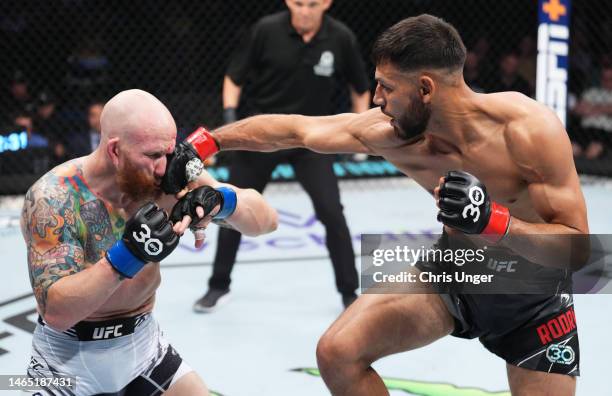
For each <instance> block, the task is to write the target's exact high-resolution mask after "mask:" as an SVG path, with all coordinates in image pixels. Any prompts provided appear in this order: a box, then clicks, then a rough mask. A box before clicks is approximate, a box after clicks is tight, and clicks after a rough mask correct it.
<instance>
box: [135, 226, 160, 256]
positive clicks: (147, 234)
mask: <svg viewBox="0 0 612 396" xmlns="http://www.w3.org/2000/svg"><path fill="white" fill-rule="evenodd" d="M140 227H142V229H143V230H144V231H141V232H140V233H139V234H137V233H136V231H134V232H133V233H132V236H133V237H134V240H135V241H137V242H140V243H142V244H144V250H145V252H147V253H148V254H150V255H151V256H157V255H158V254H160V253H161V252H162V250H163V249H164V245H162V243H161V241H160V240H159V239H157V238H151V229H150V228H149V226H148V225H146V224H141V225H140Z"/></svg>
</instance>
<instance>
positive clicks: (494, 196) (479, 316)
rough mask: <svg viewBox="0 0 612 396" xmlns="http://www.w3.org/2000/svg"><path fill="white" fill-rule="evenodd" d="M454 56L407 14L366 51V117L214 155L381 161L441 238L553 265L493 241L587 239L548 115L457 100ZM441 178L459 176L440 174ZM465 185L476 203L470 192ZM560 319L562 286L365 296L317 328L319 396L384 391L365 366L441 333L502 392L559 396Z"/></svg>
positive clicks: (515, 98) (266, 118)
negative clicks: (476, 357)
mask: <svg viewBox="0 0 612 396" xmlns="http://www.w3.org/2000/svg"><path fill="white" fill-rule="evenodd" d="M465 55H466V50H465V46H464V44H463V42H462V40H461V38H460V36H459V34H458V33H457V31H456V30H455V29H454V28H453V27H452V26H451V25H449V24H448V23H446V22H444V21H442V20H441V19H439V18H436V17H434V16H431V15H420V16H418V17H412V18H408V19H405V20H403V21H401V22H399V23H397V24H396V25H394V26H393V27H391V28H390V29H388V30H387V31H385V32H384V33H383V34H382V35H381V36H380V37H379V39H378V40H377V42H376V44H375V45H374V48H373V58H374V61H375V63H376V81H377V82H378V85H377V88H376V93H375V96H374V102H375V103H376V104H377V105H378V106H380V107H379V108H375V109H372V110H370V111H368V112H365V113H362V114H341V115H337V116H329V117H305V116H299V115H260V116H255V117H252V118H249V119H245V120H242V121H239V122H237V123H234V124H230V125H227V126H225V127H223V128H220V129H219V130H218V131H217V132H216V133H215V134H214V136H215V138H216V139H217V141H218V144H219V145H220V147H221V149H222V150H230V149H232V150H233V149H239V150H259V151H273V150H279V149H285V148H290V147H307V148H309V149H312V150H315V151H319V152H324V153H337V152H357V153H369V154H376V155H382V156H383V157H385V158H386V159H387V160H389V161H390V162H392V163H393V164H394V165H396V166H397V167H398V168H399V169H400V170H401V171H402V172H404V173H405V174H406V175H408V176H410V177H412V178H413V179H415V180H416V181H417V182H418V183H419V184H420V185H421V186H423V187H424V188H425V189H426V190H427V191H429V192H431V193H432V195H433V196H434V197H435V199H436V201H437V203H438V206H439V207H440V215H439V219H440V220H441V221H442V222H443V223H444V224H445V230H447V233H455V234H457V233H460V232H465V233H476V234H478V233H481V234H482V235H483V236H486V238H488V239H489V240H491V239H494V240H499V239H501V241H500V242H499V244H500V245H502V246H506V247H507V248H510V249H512V250H513V251H514V252H516V253H517V254H519V255H521V256H522V257H523V260H528V261H529V262H533V263H539V264H542V265H547V266H554V265H555V263H554V262H550V261H551V260H549V257H547V256H546V254H545V252H546V251H550V250H555V248H556V247H559V246H558V245H555V244H558V243H559V241H558V240H555V239H554V238H551V239H550V240H549V241H548V242H547V244H546V245H542V246H539V248H538V246H528V247H525V246H513V244H512V241H511V240H510V239H508V238H503V237H504V235H506V234H508V235H510V236H513V235H530V234H567V235H583V234H586V233H588V224H587V217H586V208H585V202H584V198H583V195H582V191H581V189H580V184H579V179H578V175H577V173H576V169H575V166H574V163H573V159H572V150H571V146H570V142H569V139H568V137H567V133H566V131H565V129H564V127H563V125H562V124H561V122H560V121H559V119H558V118H557V117H556V115H555V114H554V113H553V112H552V111H550V110H549V109H548V108H547V107H545V106H544V105H542V104H539V103H537V102H535V101H533V100H531V99H530V98H528V97H526V96H524V95H522V94H519V93H515V92H504V93H495V94H489V95H485V94H477V93H475V92H473V91H472V90H470V89H469V88H468V86H467V85H466V84H465V82H464V79H463V72H462V71H463V64H464V60H465ZM451 170H460V171H461V172H454V173H453V174H451V175H450V177H449V178H441V176H443V175H446V174H447V172H449V171H451ZM463 171H465V172H469V174H468V173H465V172H463ZM472 175H473V176H472ZM472 187H478V188H480V190H481V192H482V195H481V196H478V197H476V196H474V195H473V194H471V193H470V191H471V190H472ZM470 195H472V198H477V199H476V202H477V204H474V203H470V200H469V198H470ZM406 205H410V202H406ZM470 205H472V206H470ZM466 208H467V209H466ZM557 265H561V264H557ZM561 270H564V269H563V268H562V269H561ZM573 318H574V315H573V305H572V298H571V294H569V291H567V290H560V292H559V293H556V294H555V295H545V294H534V295H479V296H475V295H462V294H457V295H452V296H449V295H437V294H424V295H423V294H420V295H418V294H395V295H389V294H385V295H372V294H368V295H363V296H362V297H360V298H359V299H358V300H357V302H356V303H355V304H353V305H352V306H351V307H350V308H349V309H348V310H347V311H346V312H345V313H343V314H342V315H341V316H340V318H339V319H338V320H337V321H336V322H335V323H334V324H333V325H332V326H331V327H330V328H329V329H328V330H327V332H326V333H325V334H324V335H323V337H322V338H321V340H320V342H319V345H318V348H317V357H318V363H319V368H320V369H321V374H322V376H323V379H324V380H325V382H326V384H327V386H328V387H329V388H330V389H331V391H332V393H333V394H335V395H351V396H354V395H380V394H387V390H386V389H385V386H384V384H383V382H382V380H381V378H380V377H379V376H378V375H377V374H376V372H375V371H374V370H373V369H372V367H371V366H370V365H371V363H372V362H374V361H376V360H377V359H379V358H381V357H383V356H387V355H390V354H394V353H398V352H402V351H408V350H411V349H414V348H418V347H421V346H424V345H427V344H429V343H431V342H433V341H435V340H437V339H439V338H441V337H443V336H446V335H448V334H451V333H452V334H453V335H456V336H459V337H466V338H474V337H480V340H481V342H482V343H483V344H484V345H485V346H486V347H487V348H488V349H489V350H491V351H492V352H494V353H496V354H497V355H499V356H501V357H502V358H504V359H505V360H506V362H507V371H508V378H509V383H510V387H511V390H512V393H513V394H515V395H536V394H538V395H541V394H550V395H571V394H574V392H575V376H576V375H577V374H578V358H579V356H578V343H577V333H576V325H575V321H574V320H573ZM559 324H561V325H559ZM549 325H550V326H552V327H549ZM557 326H559V330H558V329H557Z"/></svg>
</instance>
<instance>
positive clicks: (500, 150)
mask: <svg viewBox="0 0 612 396" xmlns="http://www.w3.org/2000/svg"><path fill="white" fill-rule="evenodd" d="M486 96H487V99H486V100H487V103H488V105H487V107H486V108H483V109H481V111H480V112H479V114H476V115H475V117H474V121H472V122H471V123H470V126H471V127H473V129H474V130H473V131H472V135H473V136H472V138H471V141H470V143H469V144H468V145H467V150H464V151H463V152H459V151H458V150H457V149H456V148H455V147H454V146H453V145H451V144H448V143H446V142H444V141H443V140H440V139H438V138H436V137H435V136H432V135H429V134H425V135H424V137H423V138H422V139H421V140H419V141H417V142H415V143H412V144H405V142H403V141H401V140H400V139H399V138H398V137H397V136H396V135H395V133H394V131H393V128H392V127H391V125H390V124H389V120H388V118H387V117H386V116H385V115H384V114H382V113H380V112H378V113H377V112H373V113H372V116H371V117H370V121H369V122H370V123H376V124H378V125H376V126H373V125H370V127H369V128H364V129H363V130H364V131H366V132H365V133H363V134H362V136H360V140H361V141H362V143H363V144H364V145H365V146H367V147H368V148H369V149H370V150H371V151H373V152H375V153H377V154H378V155H381V156H383V157H384V158H385V159H387V160H388V161H389V162H391V163H393V164H394V165H395V166H396V167H397V168H398V169H399V170H401V171H402V172H403V173H404V174H406V175H407V176H410V177H411V178H413V179H414V180H415V181H416V182H417V183H419V184H420V185H421V186H422V187H423V188H425V189H426V190H427V191H429V192H430V193H432V194H433V190H434V188H435V187H436V186H437V185H438V183H439V179H440V177H441V176H444V175H445V174H446V172H448V171H449V170H464V171H466V172H469V173H471V174H473V175H475V176H476V177H478V178H479V179H480V181H481V182H483V183H484V185H485V186H486V187H487V191H488V192H489V193H490V195H491V197H492V199H494V200H495V201H497V202H499V203H501V204H503V205H504V206H507V207H508V208H509V209H510V212H511V213H512V215H513V216H515V217H518V218H520V219H522V220H525V221H528V222H532V223H541V222H543V219H542V218H541V217H540V216H539V215H538V214H537V212H536V210H535V209H534V204H533V202H532V201H531V197H530V195H529V192H528V190H527V188H528V181H527V180H526V179H525V177H524V174H523V173H522V172H521V169H519V167H518V165H517V164H516V162H515V160H514V159H513V158H512V154H511V153H510V149H509V144H508V143H509V142H508V139H509V134H508V128H509V125H510V124H513V125H516V124H517V123H520V122H521V121H520V120H521V118H522V117H525V116H526V115H527V114H528V113H529V112H530V111H538V110H540V109H537V108H536V109H534V107H536V106H539V105H534V104H535V102H532V101H531V100H530V99H528V98H526V97H522V95H519V94H515V93H500V94H490V95H486ZM510 103H512V104H510ZM502 106H505V107H503V108H502ZM466 117H468V116H466ZM372 126H373V127H372ZM561 132H564V131H560V133H561ZM534 133H536V131H534ZM548 149H552V148H551V147H549V148H548Z"/></svg>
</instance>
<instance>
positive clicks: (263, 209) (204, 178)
mask: <svg viewBox="0 0 612 396" xmlns="http://www.w3.org/2000/svg"><path fill="white" fill-rule="evenodd" d="M201 186H209V187H212V188H215V189H218V188H219V187H229V188H230V189H232V190H234V191H235V192H236V209H235V210H234V211H233V213H232V214H231V215H230V216H229V217H227V218H225V219H223V220H215V219H213V218H212V217H211V216H206V217H205V218H204V219H202V220H196V222H197V223H198V224H197V225H198V227H205V226H206V225H208V223H209V222H211V221H212V222H214V223H216V224H218V225H220V226H222V227H226V228H232V229H235V230H236V231H239V232H241V233H243V234H245V235H249V236H257V235H261V234H266V233H269V232H272V231H274V230H276V228H277V227H278V214H277V213H276V210H275V209H274V208H273V207H272V206H270V205H269V204H268V203H267V202H266V200H265V199H264V198H263V196H262V195H261V194H260V193H259V192H257V191H256V190H254V189H252V188H238V187H235V186H233V185H231V184H227V183H220V182H219V181H217V180H216V179H215V178H214V177H212V176H211V175H210V173H208V172H206V170H203V171H202V173H201V174H200V176H199V177H198V178H197V179H196V180H194V181H193V182H191V183H189V184H188V185H187V188H186V189H184V190H183V191H182V192H180V193H179V194H177V198H182V197H183V196H184V195H185V194H186V193H187V191H191V190H194V189H196V188H198V187H201ZM165 197H166V199H168V200H169V201H168V202H165V203H163V204H162V206H163V207H165V208H166V209H167V210H168V212H170V208H172V206H173V205H174V204H175V203H176V202H177V201H176V199H175V198H174V197H172V196H169V195H166V196H165ZM219 210H220V208H218V207H217V208H215V209H214V210H213V211H211V212H210V213H211V215H212V216H213V217H214V215H215V214H217V213H218V212H219ZM203 213H204V212H203V211H200V213H199V214H200V215H201V214H203ZM192 221H193V220H192V219H190V218H187V219H184V221H182V222H181V224H177V225H175V228H174V230H175V232H177V233H179V234H182V233H183V232H185V230H186V229H187V227H189V225H190V224H191V222H192ZM196 242H197V240H196ZM196 247H198V246H196Z"/></svg>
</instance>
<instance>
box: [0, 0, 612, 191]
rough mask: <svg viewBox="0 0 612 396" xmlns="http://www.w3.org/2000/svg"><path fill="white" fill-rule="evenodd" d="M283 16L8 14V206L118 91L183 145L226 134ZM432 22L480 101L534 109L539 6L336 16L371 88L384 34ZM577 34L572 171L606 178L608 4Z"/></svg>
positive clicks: (242, 11)
mask: <svg viewBox="0 0 612 396" xmlns="http://www.w3.org/2000/svg"><path fill="white" fill-rule="evenodd" d="M551 2H552V3H554V2H555V0H551ZM284 8H285V5H284V2H283V1H280V0H263V1H247V0H229V1H228V0H202V1H189V0H174V1H171V2H170V1H160V0H146V1H144V0H134V1H122V0H107V1H96V0H49V1H38V0H3V1H1V2H0V57H1V59H2V68H1V69H0V73H1V74H0V85H1V92H0V125H1V126H0V128H1V129H0V135H2V140H1V141H0V174H1V175H2V176H1V180H0V193H5V194H6V193H16V192H23V191H25V189H26V188H27V187H28V186H29V184H30V183H31V182H32V181H33V180H34V179H35V178H36V177H38V176H40V174H41V173H43V172H44V171H46V170H47V169H49V168H50V167H52V166H53V165H55V164H57V163H61V162H63V161H65V160H67V159H69V158H72V157H75V156H80V155H83V154H85V153H86V152H88V151H89V150H90V148H91V146H92V145H93V144H95V143H96V141H95V140H96V137H95V134H94V133H92V130H95V129H96V120H97V114H98V113H99V111H100V109H101V105H102V104H103V103H104V101H105V100H107V99H108V98H109V97H110V96H112V95H113V94H115V93H117V92H118V91H120V90H123V89H127V88H141V89H145V90H147V91H150V92H151V93H153V94H154V95H156V96H157V97H159V98H160V99H161V100H162V101H163V102H164V103H165V104H167V105H168V107H169V108H170V110H171V111H172V113H173V114H174V116H175V118H176V120H177V124H178V126H179V131H180V135H182V136H184V134H185V133H186V132H189V131H190V130H191V129H193V128H194V127H195V126H196V125H198V124H204V125H207V126H209V127H215V126H218V125H220V124H221V113H222V108H221V86H222V81H223V75H224V72H225V70H226V67H227V65H228V62H229V59H230V57H231V55H232V53H233V51H234V50H235V48H236V46H237V44H238V42H239V40H240V39H241V37H242V36H243V35H244V34H245V32H246V31H247V29H248V28H249V27H250V26H251V25H252V24H253V23H254V22H255V21H256V20H257V19H259V18H261V17H262V16H264V15H266V14H270V13H273V12H276V11H279V10H282V9H284ZM423 12H427V13H432V14H434V15H438V16H441V17H443V18H445V19H446V20H447V21H449V22H451V23H453V24H454V25H455V26H456V27H457V28H458V30H459V31H460V33H461V34H462V36H463V38H464V40H465V42H466V45H467V47H468V49H469V54H468V58H467V63H466V68H465V77H466V81H467V82H468V83H469V85H470V86H471V87H472V88H473V89H474V90H477V91H482V92H494V91H501V90H516V91H521V92H524V93H525V94H527V95H530V96H534V90H535V85H536V59H537V53H536V52H537V50H536V43H537V37H536V35H537V23H538V21H537V19H538V4H537V1H536V0H505V1H496V2H492V1H489V0H464V1H456V0H435V1H434V0H335V1H334V3H333V5H332V7H331V9H330V10H329V13H330V15H332V16H333V17H335V18H337V19H339V20H341V21H343V22H344V23H345V24H347V25H348V26H349V27H350V28H351V29H352V30H353V31H354V32H355V34H356V36H357V38H358V40H359V42H360V45H361V49H362V53H363V57H364V59H366V61H367V66H368V73H369V76H370V78H371V80H370V81H371V84H372V88H373V87H374V81H373V78H372V77H373V71H374V68H373V66H372V64H371V62H370V61H369V51H370V49H371V46H372V43H373V42H374V40H375V38H376V37H377V35H378V34H379V33H380V32H381V31H383V30H384V29H385V28H387V27H389V26H390V25H392V24H393V23H395V22H397V21H399V20H400V19H402V18H405V17H407V16H411V15H416V14H419V13H423ZM571 31H572V33H571V36H570V42H571V48H570V81H569V87H570V100H569V106H570V107H569V111H568V114H569V117H568V130H569V131H570V135H571V137H572V140H573V141H574V142H575V155H576V158H577V163H578V164H579V167H580V169H582V170H584V171H588V172H595V173H602V174H607V175H611V174H612V170H611V169H610V168H611V166H610V163H611V162H612V161H610V157H611V155H610V153H611V152H612V144H611V143H612V139H610V136H611V135H610V133H612V112H611V111H610V108H611V107H612V69H610V67H612V56H611V55H610V54H611V53H612V52H611V48H610V45H611V43H612V40H611V39H612V34H611V33H612V3H609V2H602V1H600V0H581V1H574V5H573V8H572V21H571ZM606 67H608V68H606ZM592 87H595V89H591V88H592ZM597 87H599V88H597ZM338 98H339V103H338V111H343V110H346V98H347V96H346V95H344V96H343V95H339V96H338ZM588 120H591V121H588Z"/></svg>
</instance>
